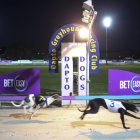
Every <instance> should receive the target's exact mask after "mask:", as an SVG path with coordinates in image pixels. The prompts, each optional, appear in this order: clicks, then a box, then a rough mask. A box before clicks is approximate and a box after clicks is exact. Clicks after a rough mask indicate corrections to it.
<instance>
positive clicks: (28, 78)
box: [0, 68, 40, 94]
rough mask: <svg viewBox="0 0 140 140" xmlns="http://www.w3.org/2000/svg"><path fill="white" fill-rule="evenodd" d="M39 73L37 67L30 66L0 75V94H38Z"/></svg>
mask: <svg viewBox="0 0 140 140" xmlns="http://www.w3.org/2000/svg"><path fill="white" fill-rule="evenodd" d="M39 74H40V70H39V68H32V69H24V70H19V71H16V72H13V73H10V74H4V75H0V94H2V93H10V94H11V93H14V94H31V93H33V94H40V75H39Z"/></svg>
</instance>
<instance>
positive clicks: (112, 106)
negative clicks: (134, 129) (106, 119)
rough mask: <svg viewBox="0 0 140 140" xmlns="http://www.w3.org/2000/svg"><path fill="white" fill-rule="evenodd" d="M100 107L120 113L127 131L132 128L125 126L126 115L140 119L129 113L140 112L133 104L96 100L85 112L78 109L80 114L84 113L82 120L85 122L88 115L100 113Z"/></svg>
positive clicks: (93, 100)
mask: <svg viewBox="0 0 140 140" xmlns="http://www.w3.org/2000/svg"><path fill="white" fill-rule="evenodd" d="M100 106H103V107H104V108H106V109H108V110H109V111H110V112H114V113H120V118H121V121H122V125H123V128H125V129H130V127H126V126H125V120H124V115H127V116H130V117H133V118H136V119H140V118H139V117H136V116H134V115H133V114H131V113H129V112H128V111H132V112H135V113H137V112H139V110H138V109H137V107H136V106H135V105H133V104H131V103H126V102H121V101H113V100H108V99H102V98H95V99H92V100H90V101H89V103H88V105H87V107H86V109H85V110H80V109H79V108H78V110H79V111H80V112H83V114H82V116H81V117H80V119H81V120H83V119H84V117H85V115H86V114H96V113H98V111H99V108H100ZM89 107H90V109H89V110H88V108H89ZM127 110H128V111H127Z"/></svg>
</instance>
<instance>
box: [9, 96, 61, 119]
mask: <svg viewBox="0 0 140 140" xmlns="http://www.w3.org/2000/svg"><path fill="white" fill-rule="evenodd" d="M60 99H61V98H60V96H59V95H57V94H55V95H53V96H50V97H48V98H47V99H46V98H45V97H44V96H41V95H36V94H29V95H28V96H27V97H25V99H24V100H22V101H21V103H20V104H16V103H14V102H13V101H11V103H12V105H13V106H15V107H23V109H24V114H25V115H26V114H27V112H30V113H31V116H30V118H29V119H32V117H33V116H34V115H35V113H37V111H38V110H39V109H40V108H46V107H48V106H49V105H50V104H52V103H53V102H54V101H56V100H60Z"/></svg>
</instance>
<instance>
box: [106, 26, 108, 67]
mask: <svg viewBox="0 0 140 140" xmlns="http://www.w3.org/2000/svg"><path fill="white" fill-rule="evenodd" d="M107 43H108V42H107V27H106V65H107V60H108V54H107V53H108V48H107Z"/></svg>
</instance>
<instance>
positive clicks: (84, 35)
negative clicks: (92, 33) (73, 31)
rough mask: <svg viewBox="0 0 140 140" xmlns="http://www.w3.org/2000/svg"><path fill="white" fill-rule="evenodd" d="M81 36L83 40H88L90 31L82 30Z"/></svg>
mask: <svg viewBox="0 0 140 140" xmlns="http://www.w3.org/2000/svg"><path fill="white" fill-rule="evenodd" d="M79 35H80V37H81V38H88V37H89V30H88V29H87V28H84V27H83V28H80V31H79Z"/></svg>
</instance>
